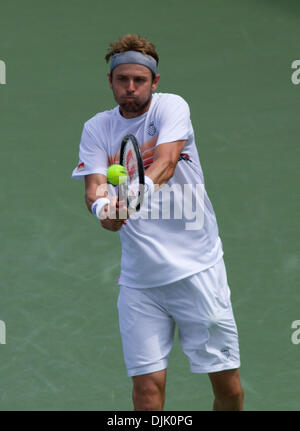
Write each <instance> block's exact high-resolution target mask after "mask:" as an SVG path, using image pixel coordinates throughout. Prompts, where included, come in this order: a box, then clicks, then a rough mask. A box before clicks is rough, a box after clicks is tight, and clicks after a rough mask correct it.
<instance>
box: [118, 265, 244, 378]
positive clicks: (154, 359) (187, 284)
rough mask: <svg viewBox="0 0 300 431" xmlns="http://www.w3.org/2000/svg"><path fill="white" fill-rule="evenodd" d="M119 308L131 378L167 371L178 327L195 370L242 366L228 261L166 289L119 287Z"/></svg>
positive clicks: (125, 356)
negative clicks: (226, 266)
mask: <svg viewBox="0 0 300 431" xmlns="http://www.w3.org/2000/svg"><path fill="white" fill-rule="evenodd" d="M118 310H119V324H120V331H121V337H122V344H123V351H124V359H125V364H126V368H127V373H128V376H137V375H141V374H148V373H152V372H155V371H159V370H163V369H165V368H167V365H168V357H169V354H170V352H171V349H172V346H173V339H174V330H175V326H176V325H177V326H178V331H179V342H180V345H181V347H182V350H183V352H184V353H185V354H186V355H187V357H188V359H189V362H190V370H191V372H193V373H212V372H217V371H222V370H227V369H234V368H239V367H240V355H239V344H238V333H237V327H236V324H235V320H234V316H233V312H232V307H231V302H230V289H229V286H228V283H227V276H226V269H225V264H224V261H223V258H222V259H221V260H220V261H219V262H218V263H217V264H216V265H214V266H213V267H211V268H208V269H207V270H205V271H201V272H199V273H197V274H194V275H192V276H190V277H187V278H184V279H182V280H179V281H176V282H174V283H171V284H167V285H164V286H159V287H151V288H141V289H136V288H130V287H125V286H120V294H119V298H118Z"/></svg>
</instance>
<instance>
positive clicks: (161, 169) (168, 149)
mask: <svg viewBox="0 0 300 431" xmlns="http://www.w3.org/2000/svg"><path fill="white" fill-rule="evenodd" d="M186 142H187V140H183V141H175V142H166V143H163V144H160V145H158V146H157V147H156V148H155V152H154V156H153V163H152V165H151V166H149V168H147V169H146V171H145V175H147V177H150V178H151V180H152V181H153V183H154V184H155V189H158V188H159V187H161V186H162V185H163V184H165V183H166V182H168V180H169V179H170V178H172V176H173V175H174V172H175V168H176V165H177V162H178V158H179V156H180V153H181V152H182V150H183V148H184V146H185V144H186Z"/></svg>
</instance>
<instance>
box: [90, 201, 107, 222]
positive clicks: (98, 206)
mask: <svg viewBox="0 0 300 431" xmlns="http://www.w3.org/2000/svg"><path fill="white" fill-rule="evenodd" d="M109 203H110V200H109V199H108V198H99V199H97V200H96V201H95V202H94V203H93V205H92V207H91V210H92V213H93V214H94V215H95V216H96V217H97V218H98V219H99V220H100V213H101V211H102V208H103V207H104V206H105V205H107V204H109Z"/></svg>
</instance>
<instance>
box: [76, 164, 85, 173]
mask: <svg viewBox="0 0 300 431" xmlns="http://www.w3.org/2000/svg"><path fill="white" fill-rule="evenodd" d="M83 169H84V163H83V162H81V163H79V164H78V165H77V171H82V170H83Z"/></svg>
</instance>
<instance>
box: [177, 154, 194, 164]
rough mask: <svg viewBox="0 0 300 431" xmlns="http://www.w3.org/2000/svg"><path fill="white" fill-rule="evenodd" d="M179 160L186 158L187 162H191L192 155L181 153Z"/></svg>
mask: <svg viewBox="0 0 300 431" xmlns="http://www.w3.org/2000/svg"><path fill="white" fill-rule="evenodd" d="M179 160H186V161H187V162H191V163H192V160H191V158H190V155H189V154H187V153H181V154H180V156H179V158H178V162H179Z"/></svg>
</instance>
